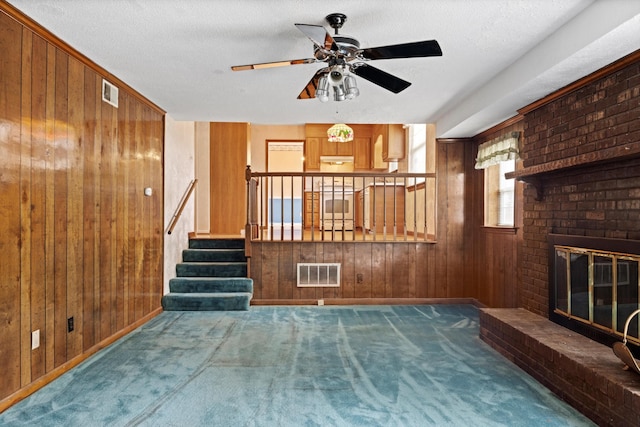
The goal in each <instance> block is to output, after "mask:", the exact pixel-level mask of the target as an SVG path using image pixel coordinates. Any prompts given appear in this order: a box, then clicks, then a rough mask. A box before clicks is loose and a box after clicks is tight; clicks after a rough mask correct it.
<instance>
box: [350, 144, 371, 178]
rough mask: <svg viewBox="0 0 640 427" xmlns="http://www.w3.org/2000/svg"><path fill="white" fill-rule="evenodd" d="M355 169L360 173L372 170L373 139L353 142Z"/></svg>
mask: <svg viewBox="0 0 640 427" xmlns="http://www.w3.org/2000/svg"><path fill="white" fill-rule="evenodd" d="M353 169H354V170H358V171H364V170H370V169H371V138H358V137H356V138H355V139H354V140H353Z"/></svg>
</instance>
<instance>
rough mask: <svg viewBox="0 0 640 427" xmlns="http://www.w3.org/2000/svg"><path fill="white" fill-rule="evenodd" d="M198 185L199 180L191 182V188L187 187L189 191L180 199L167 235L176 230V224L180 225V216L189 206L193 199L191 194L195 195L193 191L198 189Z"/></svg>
mask: <svg viewBox="0 0 640 427" xmlns="http://www.w3.org/2000/svg"><path fill="white" fill-rule="evenodd" d="M197 183H198V179H197V178H195V179H192V180H191V182H190V183H189V186H188V187H187V190H186V191H185V192H184V194H183V195H182V199H180V203H178V207H177V208H176V211H175V213H174V214H173V217H172V218H171V221H170V222H169V227H168V229H167V234H171V232H172V231H173V229H174V228H175V226H176V224H177V223H178V219H180V215H182V211H183V210H184V208H185V206H186V205H187V202H188V201H189V198H190V197H191V194H192V193H193V190H194V188H195V187H196V184H197Z"/></svg>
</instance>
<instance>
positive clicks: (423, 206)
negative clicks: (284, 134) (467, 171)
mask: <svg viewBox="0 0 640 427" xmlns="http://www.w3.org/2000/svg"><path fill="white" fill-rule="evenodd" d="M245 175H246V181H247V221H246V226H245V253H246V254H247V256H250V254H251V249H250V247H251V242H252V241H275V240H278V241H311V242H314V241H354V242H355V241H382V242H410V241H413V242H418V241H424V242H433V241H435V226H436V218H435V207H436V203H435V201H436V174H435V173H397V172H393V173H381V172H374V171H369V172H350V173H340V172H339V173H332V172H315V171H314V172H252V171H251V168H250V167H249V166H247V169H246V171H245Z"/></svg>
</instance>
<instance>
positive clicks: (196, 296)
mask: <svg viewBox="0 0 640 427" xmlns="http://www.w3.org/2000/svg"><path fill="white" fill-rule="evenodd" d="M176 273H177V277H175V278H173V279H171V280H169V293H168V294H167V295H165V296H163V297H162V307H163V308H164V310H165V311H230V310H248V309H249V301H250V300H251V297H252V295H253V280H252V279H249V278H247V259H246V257H245V256H244V239H190V240H189V249H185V250H184V251H182V262H181V263H180V264H178V265H176Z"/></svg>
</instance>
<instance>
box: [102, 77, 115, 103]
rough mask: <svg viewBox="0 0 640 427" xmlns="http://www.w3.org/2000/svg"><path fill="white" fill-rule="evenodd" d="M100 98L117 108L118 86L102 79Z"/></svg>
mask: <svg viewBox="0 0 640 427" xmlns="http://www.w3.org/2000/svg"><path fill="white" fill-rule="evenodd" d="M102 100H103V101H104V102H106V103H107V104H111V105H113V106H114V107H116V108H118V88H117V87H116V86H114V85H113V84H111V83H109V82H108V81H106V80H105V79H102Z"/></svg>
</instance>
